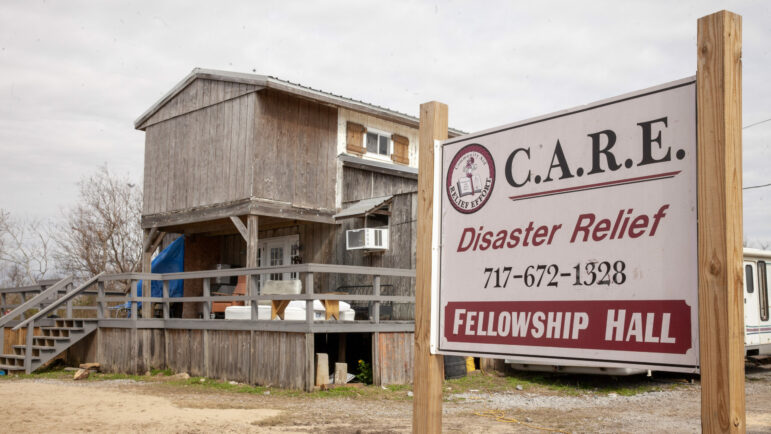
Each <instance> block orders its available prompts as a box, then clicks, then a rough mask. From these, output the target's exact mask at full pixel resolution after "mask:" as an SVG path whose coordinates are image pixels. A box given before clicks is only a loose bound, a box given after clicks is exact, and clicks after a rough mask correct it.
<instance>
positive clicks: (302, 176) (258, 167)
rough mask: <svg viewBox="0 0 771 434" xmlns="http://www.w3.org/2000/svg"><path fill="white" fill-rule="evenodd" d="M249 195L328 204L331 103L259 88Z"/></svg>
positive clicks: (331, 201)
mask: <svg viewBox="0 0 771 434" xmlns="http://www.w3.org/2000/svg"><path fill="white" fill-rule="evenodd" d="M256 122H257V124H256V130H257V131H258V134H257V135H256V146H255V148H254V149H255V151H254V152H255V154H254V161H255V169H254V171H253V177H254V180H253V186H254V189H253V192H252V196H254V197H258V198H263V199H268V200H276V201H281V202H288V203H290V204H291V205H293V206H296V207H302V208H315V209H324V210H334V208H335V196H334V194H335V178H336V176H337V175H336V160H335V155H336V154H335V151H336V141H337V109H335V108H332V107H327V106H324V105H321V104H317V103H313V102H310V101H306V100H303V99H300V98H296V97H292V96H290V95H287V94H283V93H280V92H275V91H264V92H260V93H259V98H258V99H257V109H256Z"/></svg>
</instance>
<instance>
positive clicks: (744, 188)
mask: <svg viewBox="0 0 771 434" xmlns="http://www.w3.org/2000/svg"><path fill="white" fill-rule="evenodd" d="M761 187H771V184H763V185H751V186H749V187H743V188H742V190H750V189H753V188H761Z"/></svg>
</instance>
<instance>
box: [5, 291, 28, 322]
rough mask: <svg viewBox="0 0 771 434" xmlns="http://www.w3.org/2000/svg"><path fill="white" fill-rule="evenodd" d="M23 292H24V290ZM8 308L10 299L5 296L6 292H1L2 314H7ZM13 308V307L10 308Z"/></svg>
mask: <svg viewBox="0 0 771 434" xmlns="http://www.w3.org/2000/svg"><path fill="white" fill-rule="evenodd" d="M22 294H24V293H23V292H22ZM6 309H8V299H7V298H6V297H5V293H4V292H3V293H2V294H0V316H3V315H5V311H6ZM8 310H12V309H8Z"/></svg>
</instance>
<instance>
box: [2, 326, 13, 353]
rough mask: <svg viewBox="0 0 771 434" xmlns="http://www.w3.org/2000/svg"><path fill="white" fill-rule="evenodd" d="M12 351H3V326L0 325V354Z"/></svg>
mask: <svg viewBox="0 0 771 434" xmlns="http://www.w3.org/2000/svg"><path fill="white" fill-rule="evenodd" d="M9 353H13V351H9V352H7V353H6V352H5V326H0V354H9Z"/></svg>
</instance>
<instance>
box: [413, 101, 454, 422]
mask: <svg viewBox="0 0 771 434" xmlns="http://www.w3.org/2000/svg"><path fill="white" fill-rule="evenodd" d="M447 113H448V109H447V105H445V104H442V103H439V102H436V101H432V102H428V103H425V104H421V105H420V153H419V154H420V158H419V163H418V242H417V252H416V256H417V264H416V265H417V266H416V282H415V375H414V379H415V399H414V401H413V411H412V432H413V433H441V432H442V381H443V380H444V359H443V357H442V356H440V355H432V354H431V353H430V337H431V242H432V233H431V230H432V227H433V225H432V221H433V215H434V214H433V213H434V208H433V207H434V140H446V139H447Z"/></svg>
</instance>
